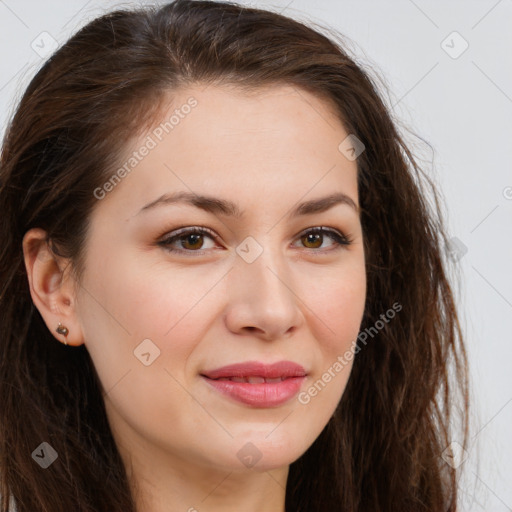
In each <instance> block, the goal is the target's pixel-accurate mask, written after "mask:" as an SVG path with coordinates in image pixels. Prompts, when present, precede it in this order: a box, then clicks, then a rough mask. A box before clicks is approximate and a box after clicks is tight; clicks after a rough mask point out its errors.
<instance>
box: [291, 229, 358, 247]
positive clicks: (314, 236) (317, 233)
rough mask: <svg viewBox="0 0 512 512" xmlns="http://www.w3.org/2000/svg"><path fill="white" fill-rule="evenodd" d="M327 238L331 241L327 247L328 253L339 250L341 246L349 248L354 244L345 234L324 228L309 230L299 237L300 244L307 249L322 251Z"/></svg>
mask: <svg viewBox="0 0 512 512" xmlns="http://www.w3.org/2000/svg"><path fill="white" fill-rule="evenodd" d="M325 238H327V239H329V238H330V239H331V243H330V244H329V246H327V250H328V251H331V250H334V249H339V248H340V247H341V246H347V245H350V244H351V243H352V240H349V239H348V237H346V236H345V235H344V234H342V233H339V232H338V231H337V230H334V229H330V228H324V227H316V228H312V229H308V230H307V231H304V232H303V233H302V234H301V235H300V236H299V239H300V242H301V243H302V244H303V246H304V247H305V248H306V249H320V248H321V247H322V245H323V243H324V241H325ZM315 252H323V251H322V250H320V251H315Z"/></svg>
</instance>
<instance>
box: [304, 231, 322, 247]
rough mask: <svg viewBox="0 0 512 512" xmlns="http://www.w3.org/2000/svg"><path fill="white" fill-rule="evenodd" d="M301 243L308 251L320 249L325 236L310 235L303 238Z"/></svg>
mask: <svg viewBox="0 0 512 512" xmlns="http://www.w3.org/2000/svg"><path fill="white" fill-rule="evenodd" d="M301 241H302V243H303V244H304V245H306V246H307V247H308V249H318V247H321V246H322V242H323V236H322V235H321V234H319V233H308V234H306V235H303V236H302V237H301ZM308 244H312V245H308Z"/></svg>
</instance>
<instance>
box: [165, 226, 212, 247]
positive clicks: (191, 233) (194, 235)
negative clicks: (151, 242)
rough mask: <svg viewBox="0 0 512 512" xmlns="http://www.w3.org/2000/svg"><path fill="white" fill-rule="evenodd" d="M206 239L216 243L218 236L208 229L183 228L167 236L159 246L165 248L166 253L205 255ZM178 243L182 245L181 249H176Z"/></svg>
mask: <svg viewBox="0 0 512 512" xmlns="http://www.w3.org/2000/svg"><path fill="white" fill-rule="evenodd" d="M205 237H206V238H209V239H210V240H212V241H214V242H215V240H217V236H216V235H215V234H214V233H213V231H211V230H209V229H207V228H204V227H193V228H183V229H179V230H177V231H174V232H172V233H171V234H170V236H166V237H165V238H164V239H163V240H161V241H160V242H159V243H158V245H161V246H163V247H164V248H165V250H166V251H169V252H174V253H189V254H190V253H196V254H204V251H203V250H202V249H205V247H204V245H205V244H204V241H203V239H204V238H205ZM176 243H178V244H180V245H181V247H175V244H176ZM208 248H209V247H206V249H208ZM210 248H211V247H210Z"/></svg>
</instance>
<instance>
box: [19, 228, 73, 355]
mask: <svg viewBox="0 0 512 512" xmlns="http://www.w3.org/2000/svg"><path fill="white" fill-rule="evenodd" d="M23 255H24V261H25V268H26V271H27V278H28V282H29V288H30V295H31V297H32V301H33V303H34V305H35V306H36V308H37V309H38V311H39V313H40V314H41V316H42V317H43V319H44V321H45V323H46V326H47V327H48V330H49V331H50V332H51V333H52V335H53V336H54V337H55V338H56V339H57V340H58V341H60V342H62V343H64V344H65V345H68V344H69V345H81V344H82V343H83V335H82V330H81V328H80V324H79V322H78V318H77V312H76V310H75V307H74V305H75V303H76V301H75V297H74V287H73V282H72V277H71V275H70V273H66V269H67V268H68V260H63V259H62V258H59V257H58V256H56V255H55V254H54V253H53V252H52V251H51V249H50V247H49V246H48V243H47V241H46V232H45V231H44V230H43V229H40V228H33V229H30V230H29V231H27V232H26V233H25V236H24V237H23Z"/></svg>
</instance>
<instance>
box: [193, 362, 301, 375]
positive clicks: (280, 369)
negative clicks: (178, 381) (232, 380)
mask: <svg viewBox="0 0 512 512" xmlns="http://www.w3.org/2000/svg"><path fill="white" fill-rule="evenodd" d="M201 375H203V376H205V377H208V378H209V379H220V378H223V377H264V378H267V379H275V378H277V377H305V376H306V375H307V373H306V370H305V369H304V368H303V367H302V366H301V365H300V364H297V363H293V362H292V361H278V362H277V363H273V364H265V363H262V362H259V361H246V362H243V363H236V364H230V365H227V366H223V367H222V368H217V369H215V370H208V371H205V372H202V374H201Z"/></svg>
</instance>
